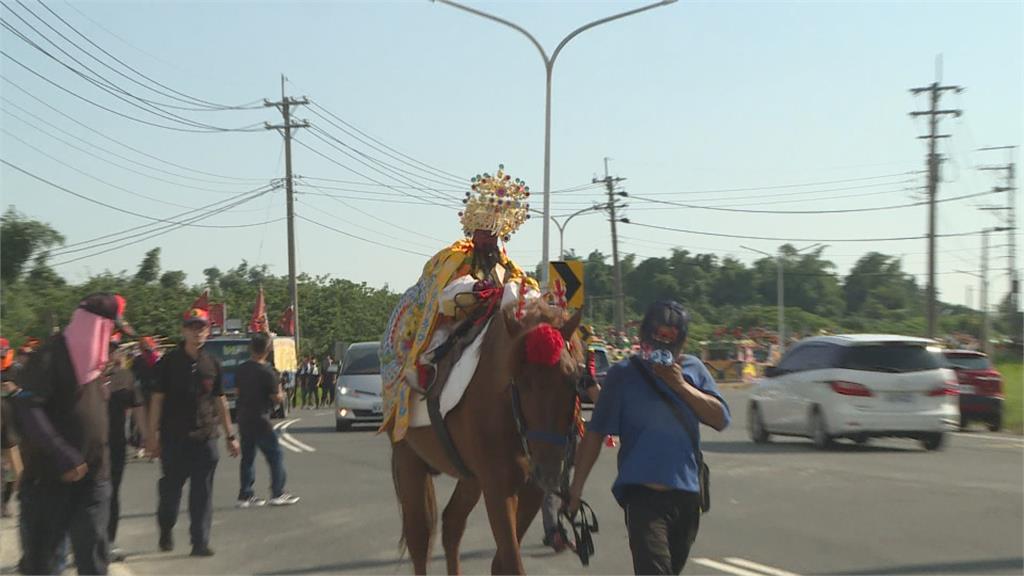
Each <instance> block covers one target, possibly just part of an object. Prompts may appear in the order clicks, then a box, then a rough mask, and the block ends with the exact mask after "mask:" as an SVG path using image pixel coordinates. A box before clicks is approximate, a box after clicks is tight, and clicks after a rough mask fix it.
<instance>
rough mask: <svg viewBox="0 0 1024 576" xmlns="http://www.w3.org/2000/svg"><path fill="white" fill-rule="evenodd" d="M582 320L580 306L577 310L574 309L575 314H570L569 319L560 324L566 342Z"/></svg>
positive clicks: (570, 338)
mask: <svg viewBox="0 0 1024 576" xmlns="http://www.w3.org/2000/svg"><path fill="white" fill-rule="evenodd" d="M582 320H583V309H582V308H580V309H579V310H577V311H576V313H575V314H573V315H572V317H571V318H569V320H567V321H566V323H565V324H563V325H562V330H561V332H562V338H565V341H566V342H568V341H570V340H572V336H573V334H575V333H576V330H578V329H579V327H580V322H581V321H582Z"/></svg>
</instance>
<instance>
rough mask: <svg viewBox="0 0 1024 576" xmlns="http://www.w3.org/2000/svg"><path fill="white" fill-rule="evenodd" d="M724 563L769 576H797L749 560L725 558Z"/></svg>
mask: <svg viewBox="0 0 1024 576" xmlns="http://www.w3.org/2000/svg"><path fill="white" fill-rule="evenodd" d="M725 561H726V562H728V563H730V564H735V565H736V566H741V567H743V568H750V569H751V570H759V571H761V572H763V573H765V574H768V575H769V576H797V575H796V574H794V573H792V572H786V571H785V570H779V569H778V568H772V567H771V566H765V565H764V564H758V563H757V562H751V561H750V560H744V559H743V558H726V559H725Z"/></svg>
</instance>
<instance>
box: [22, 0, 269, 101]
mask: <svg viewBox="0 0 1024 576" xmlns="http://www.w3.org/2000/svg"><path fill="white" fill-rule="evenodd" d="M18 3H19V4H21V1H20V0H18ZM40 4H41V5H42V7H43V8H45V9H46V10H47V11H48V12H50V13H51V14H53V15H54V16H55V17H56V18H57V19H58V20H60V21H61V22H63V23H64V25H65V26H67V27H68V28H70V29H71V30H72V31H74V32H75V34H78V35H79V36H81V37H82V38H83V39H84V40H85V41H86V42H88V43H89V44H91V45H93V46H94V47H96V48H97V49H98V50H99V51H100V52H102V53H104V54H106V55H107V56H109V57H110V58H112V59H113V60H114V61H115V62H117V63H118V64H120V65H122V66H124V67H125V68H127V69H129V70H131V71H132V72H134V73H136V74H138V75H139V76H141V77H142V78H145V79H146V80H149V81H150V82H152V83H153V84H156V85H157V86H159V87H161V88H164V89H165V90H168V91H170V92H173V93H174V94H178V95H180V96H184V97H185V98H188V99H189V100H192V101H194V102H196V103H199V104H203V105H206V106H208V107H210V108H211V109H216V110H254V109H259V108H261V107H262V106H260V105H259V104H260V101H259V100H254V101H252V102H247V103H245V104H238V105H228V104H217V103H216V102H210V101H209V100H204V99H202V98H196V97H195V96H190V95H189V94H186V93H184V92H179V91H178V90H175V89H174V88H171V87H170V86H167V85H166V84H163V83H161V82H159V81H157V80H154V79H153V78H151V77H149V76H147V75H146V74H143V73H142V72H140V71H139V70H138V69H136V68H134V67H132V66H131V65H129V64H127V63H126V62H124V61H123V60H121V59H120V58H118V57H117V56H114V55H113V54H111V53H110V52H108V51H107V50H105V49H104V48H103V47H102V46H100V45H99V44H97V43H95V42H93V41H92V39H90V38H89V37H88V36H86V35H85V34H83V33H82V32H80V31H79V30H78V29H77V28H75V27H74V26H73V25H71V24H70V23H69V22H68V21H67V20H65V19H64V18H62V17H61V16H60V14H58V13H56V12H54V11H53V9H52V8H50V7H49V6H48V5H47V4H45V3H44V2H40ZM69 5H70V4H69ZM22 6H24V5H22ZM71 7H72V8H73V9H74V10H75V11H76V12H78V13H79V14H82V12H81V11H79V10H78V9H77V8H75V7H74V6H71ZM83 16H85V15H84V14H83ZM37 18H38V17H37ZM86 18H87V19H88V20H89V21H91V22H93V23H94V24H96V25H97V26H100V25H99V24H98V23H97V22H96V21H94V20H92V18H89V17H88V16H86ZM100 28H103V27H102V26H100ZM104 30H106V29H105V28H104ZM107 32H108V33H110V34H111V35H113V36H114V37H115V38H118V39H120V40H122V42H125V43H126V44H127V41H125V40H123V39H121V38H120V37H119V36H117V35H116V34H113V33H112V32H110V31H109V30H107Z"/></svg>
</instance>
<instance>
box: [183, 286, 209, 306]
mask: <svg viewBox="0 0 1024 576" xmlns="http://www.w3.org/2000/svg"><path fill="white" fill-rule="evenodd" d="M193 308H199V309H200V310H206V311H207V312H209V311H210V289H209V288H207V289H206V290H203V293H202V294H200V295H199V298H196V301H195V302H193V303H192V305H191V306H189V307H188V309H189V310H191V309H193Z"/></svg>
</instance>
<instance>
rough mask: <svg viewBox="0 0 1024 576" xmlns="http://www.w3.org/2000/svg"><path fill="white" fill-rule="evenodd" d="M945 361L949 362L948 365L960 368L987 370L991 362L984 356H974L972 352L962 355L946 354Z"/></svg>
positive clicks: (990, 366)
mask: <svg viewBox="0 0 1024 576" xmlns="http://www.w3.org/2000/svg"><path fill="white" fill-rule="evenodd" d="M946 361H947V362H949V365H950V367H952V368H959V369H961V370H988V369H990V368H992V363H991V362H989V360H988V358H987V357H985V356H976V355H974V354H964V355H959V356H958V355H952V354H949V355H946Z"/></svg>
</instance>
